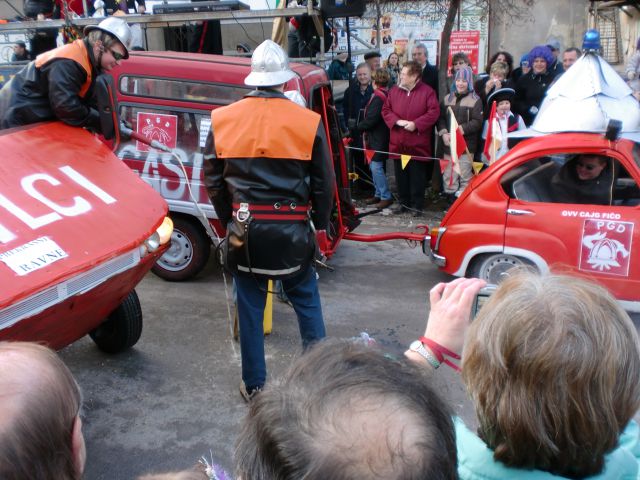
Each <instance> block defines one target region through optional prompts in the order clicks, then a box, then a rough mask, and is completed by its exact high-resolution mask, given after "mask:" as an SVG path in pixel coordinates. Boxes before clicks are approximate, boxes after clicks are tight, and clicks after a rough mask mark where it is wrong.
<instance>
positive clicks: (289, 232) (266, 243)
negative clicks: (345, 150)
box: [204, 40, 335, 401]
mask: <svg viewBox="0 0 640 480" xmlns="http://www.w3.org/2000/svg"><path fill="white" fill-rule="evenodd" d="M295 76H296V74H295V73H294V72H293V71H292V70H291V69H290V68H289V60H288V58H287V56H286V54H285V53H284V51H283V50H282V48H280V46H278V45H277V44H276V43H274V42H272V41H271V40H265V41H264V42H263V43H262V44H260V45H259V46H258V47H257V48H256V49H255V51H254V53H253V56H252V57H251V73H250V74H249V75H248V76H247V77H246V78H245V81H244V83H245V84H246V85H249V86H251V87H255V88H256V90H253V91H252V92H251V93H249V94H247V95H246V96H245V98H244V99H242V100H240V101H238V102H236V103H234V104H232V105H229V106H226V107H222V108H217V109H215V110H214V111H213V112H212V114H211V132H210V133H209V137H208V139H207V143H206V146H205V157H204V158H205V162H204V164H205V165H204V169H205V184H206V186H207V189H208V192H209V196H210V198H211V201H212V203H213V205H214V207H215V209H216V212H217V214H218V217H219V218H220V220H221V222H222V223H223V225H225V226H226V227H227V236H226V241H225V242H224V244H223V256H224V262H225V267H226V268H227V269H228V270H229V271H230V272H231V273H232V275H233V277H234V279H235V281H236V286H237V293H238V295H237V307H238V319H239V324H240V347H241V353H242V383H241V385H240V392H241V394H242V395H243V397H244V398H245V399H246V400H247V401H248V400H250V399H251V398H253V396H254V395H255V394H256V393H257V392H259V391H260V390H261V389H262V387H263V386H264V383H265V381H266V375H267V372H266V363H265V357H264V338H263V329H262V321H263V312H264V307H265V301H266V295H267V280H268V279H274V280H282V285H283V288H284V290H285V292H286V294H287V297H288V299H289V300H290V301H291V303H292V304H293V307H294V309H295V311H296V314H297V316H298V323H299V327H300V335H301V337H302V344H303V347H307V346H308V345H310V344H311V343H313V342H315V341H317V340H319V339H321V338H323V337H324V336H325V328H324V322H323V318H322V308H321V305H320V295H319V292H318V285H317V280H316V272H315V269H314V258H315V251H316V246H315V234H314V231H313V225H315V229H317V230H318V231H322V230H326V229H327V226H328V224H329V217H330V214H331V210H332V207H333V189H334V188H335V177H334V172H333V163H332V161H331V158H330V156H329V150H328V147H327V138H326V135H325V132H324V128H323V125H322V122H321V120H320V115H318V114H317V113H315V112H312V111H311V110H308V109H306V108H303V107H301V106H299V105H297V104H296V103H294V102H292V101H290V100H289V99H288V98H287V97H286V96H285V95H284V93H283V92H284V86H285V84H286V83H287V82H288V81H289V80H291V79H292V78H294V77H295ZM312 222H313V225H312ZM320 235H322V232H320Z"/></svg>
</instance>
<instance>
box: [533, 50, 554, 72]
mask: <svg viewBox="0 0 640 480" xmlns="http://www.w3.org/2000/svg"><path fill="white" fill-rule="evenodd" d="M536 58H543V59H544V61H545V62H547V68H549V67H551V64H552V63H553V60H554V58H553V53H551V50H549V47H547V46H546V45H538V46H537V47H533V48H532V49H531V51H530V52H529V66H530V67H533V61H534V60H535V59H536Z"/></svg>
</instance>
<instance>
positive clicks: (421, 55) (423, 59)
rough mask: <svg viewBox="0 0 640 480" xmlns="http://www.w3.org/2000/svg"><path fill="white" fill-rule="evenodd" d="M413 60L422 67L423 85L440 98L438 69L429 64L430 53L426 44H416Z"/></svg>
mask: <svg viewBox="0 0 640 480" xmlns="http://www.w3.org/2000/svg"><path fill="white" fill-rule="evenodd" d="M411 59H412V60H413V61H414V62H418V63H419V64H420V66H421V67H422V81H423V83H426V84H427V85H429V86H430V87H431V88H433V91H434V92H436V97H438V98H440V96H439V95H438V69H437V68H436V67H435V66H433V65H431V64H430V63H429V52H427V47H426V46H425V45H424V43H416V44H415V45H414V47H413V51H412V52H411Z"/></svg>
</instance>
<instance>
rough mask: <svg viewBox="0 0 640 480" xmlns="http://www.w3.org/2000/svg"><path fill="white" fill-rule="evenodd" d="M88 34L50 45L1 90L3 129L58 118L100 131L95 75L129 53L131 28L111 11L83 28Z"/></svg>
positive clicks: (0, 103)
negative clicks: (54, 45)
mask: <svg viewBox="0 0 640 480" xmlns="http://www.w3.org/2000/svg"><path fill="white" fill-rule="evenodd" d="M84 34H85V37H84V38H83V39H78V40H76V41H74V42H72V43H69V44H67V45H64V46H62V47H59V48H56V49H54V50H50V51H48V52H45V53H43V54H40V55H38V56H37V57H36V59H35V60H33V61H32V62H30V63H29V64H28V65H26V66H25V67H24V68H23V69H22V70H20V71H19V72H18V73H17V74H16V76H15V77H14V78H13V79H11V81H9V82H8V83H6V84H5V86H4V87H3V88H2V90H0V129H4V128H12V127H18V126H21V125H29V124H32V123H37V122H43V121H48V120H53V119H58V120H61V121H63V122H64V123H67V124H69V125H72V126H75V127H86V128H89V129H91V130H93V131H96V132H100V130H101V127H100V116H99V114H98V110H97V109H96V107H95V103H94V100H93V97H94V95H93V90H94V86H95V80H96V77H97V76H98V75H100V74H101V73H103V72H108V71H110V70H111V69H112V68H113V67H115V66H116V65H118V63H119V62H120V61H121V60H123V59H127V58H129V50H128V49H129V44H130V42H131V29H130V28H129V26H128V25H127V22H125V21H124V20H123V19H121V18H118V17H108V18H106V19H104V20H102V21H101V22H100V23H99V24H98V25H89V26H87V27H86V28H85V29H84Z"/></svg>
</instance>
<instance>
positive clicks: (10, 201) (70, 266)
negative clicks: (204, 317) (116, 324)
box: [0, 122, 167, 349]
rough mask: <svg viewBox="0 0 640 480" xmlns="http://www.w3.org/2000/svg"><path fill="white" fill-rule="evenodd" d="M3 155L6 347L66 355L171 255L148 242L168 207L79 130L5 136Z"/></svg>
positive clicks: (0, 226) (1, 321)
mask: <svg viewBox="0 0 640 480" xmlns="http://www.w3.org/2000/svg"><path fill="white" fill-rule="evenodd" d="M0 150H1V151H2V152H3V153H2V161H1V162H0V185H1V187H0V285H2V287H1V288H0V340H7V339H10V340H25V341H27V340H28V341H40V342H44V343H46V344H48V345H50V346H51V347H53V348H56V349H59V348H61V347H63V346H65V345H68V344H69V343H71V342H73V341H75V340H77V339H78V338H80V337H82V336H83V335H85V334H87V333H89V332H91V331H94V330H95V329H96V328H97V327H99V325H101V324H102V323H103V322H104V321H105V319H107V318H108V317H109V316H110V315H111V314H112V312H114V310H116V309H117V308H118V306H119V305H121V304H122V303H123V301H124V300H125V299H126V298H127V297H128V296H129V295H131V292H132V290H133V288H134V287H135V285H136V284H137V283H138V282H139V281H140V280H141V278H142V277H143V276H144V274H145V273H146V272H147V271H148V270H149V269H150V268H151V267H152V266H153V264H154V263H155V261H156V260H157V258H158V257H159V256H160V255H161V254H162V252H163V251H164V249H165V247H159V248H157V249H155V251H153V250H154V249H153V248H148V246H145V245H146V244H145V242H146V241H147V239H149V238H150V237H151V236H152V235H153V234H154V232H156V230H157V229H158V228H159V227H160V226H161V225H162V224H163V221H164V220H165V216H166V214H167V205H166V203H165V201H164V200H163V199H162V198H161V197H160V196H159V195H158V194H157V193H156V192H154V191H153V189H151V188H149V186H148V185H146V184H145V183H144V182H142V181H140V179H139V178H138V177H137V176H136V175H135V174H133V173H132V172H131V171H130V170H129V169H128V168H127V166H126V165H124V164H123V163H122V162H121V161H120V160H119V159H118V158H117V157H116V156H115V155H113V153H112V152H111V151H110V150H109V149H108V148H107V147H106V146H105V145H104V143H103V142H101V141H100V140H99V139H98V138H97V137H95V136H94V135H92V134H90V133H88V132H87V131H85V130H84V129H81V128H73V127H70V126H67V125H64V124H63V123H61V122H51V123H43V124H36V125H32V126H28V127H22V128H17V129H11V130H4V131H2V132H0ZM134 295H135V293H134ZM134 303H136V304H137V298H136V299H135V302H134ZM138 308H139V305H138ZM136 313H139V312H136ZM140 321H141V317H140ZM140 327H141V324H140ZM138 336H139V334H138ZM94 340H95V338H94ZM135 340H137V338H136V339H135ZM97 343H98V342H97ZM134 343H135V342H134ZM99 346H100V344H99ZM128 346H130V345H128Z"/></svg>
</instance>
